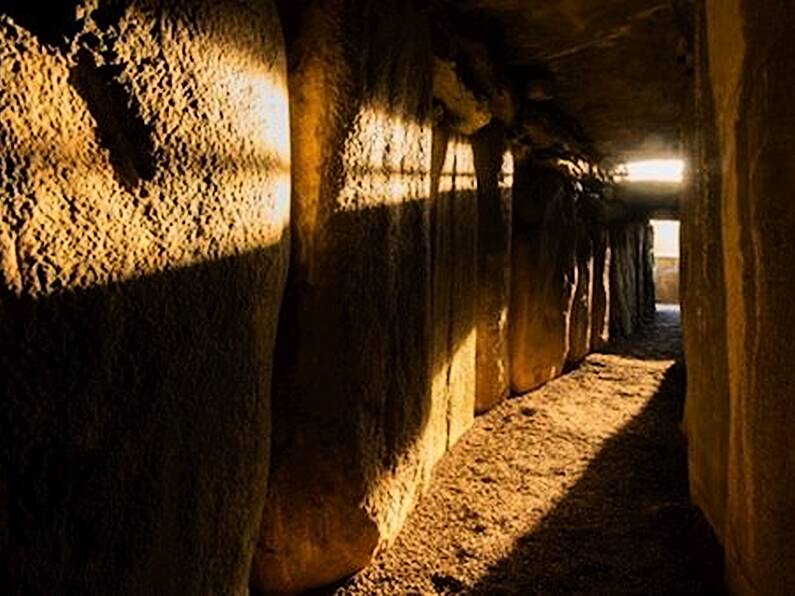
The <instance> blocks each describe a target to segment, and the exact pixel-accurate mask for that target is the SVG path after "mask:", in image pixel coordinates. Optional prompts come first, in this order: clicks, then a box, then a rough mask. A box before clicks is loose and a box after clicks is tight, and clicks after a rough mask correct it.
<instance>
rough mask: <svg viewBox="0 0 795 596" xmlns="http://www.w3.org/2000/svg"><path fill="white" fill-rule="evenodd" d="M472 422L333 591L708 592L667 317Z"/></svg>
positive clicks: (679, 376)
mask: <svg viewBox="0 0 795 596" xmlns="http://www.w3.org/2000/svg"><path fill="white" fill-rule="evenodd" d="M663 308H664V310H660V311H659V312H658V313H657V318H656V321H655V323H654V324H653V325H650V326H649V327H647V328H646V329H645V330H644V331H643V332H642V333H641V334H640V335H638V336H636V337H635V338H633V339H632V340H629V341H624V342H618V343H616V344H614V345H613V346H612V347H611V349H610V353H606V354H592V355H591V356H589V357H588V358H587V360H586V361H585V362H584V363H583V364H582V366H580V367H579V368H578V369H577V370H575V371H573V372H572V373H570V374H568V375H565V376H564V377H562V378H559V379H557V380H555V381H553V382H551V383H549V384H547V385H546V386H544V387H543V388H542V389H540V390H539V391H536V392H533V393H530V394H528V395H525V396H523V397H521V398H517V399H512V400H508V401H507V402H505V403H503V404H502V405H500V406H499V407H497V408H495V409H494V410H493V411H491V412H490V413H489V414H488V415H486V416H483V417H481V418H480V419H478V420H477V421H476V423H475V426H474V427H473V429H472V430H471V432H470V433H469V434H468V435H467V436H466V437H465V438H464V439H463V440H462V441H461V442H460V443H459V444H458V445H457V446H456V447H455V448H454V449H453V450H452V452H451V453H450V454H449V455H448V457H446V458H445V459H444V460H442V462H441V463H440V464H439V466H438V468H437V470H436V473H435V475H434V481H433V484H432V486H431V489H430V490H429V492H428V494H427V495H426V496H425V497H424V499H423V500H422V502H421V503H420V504H419V506H418V508H417V509H416V510H415V512H414V513H413V514H412V516H411V517H410V519H409V521H408V523H407V524H406V526H405V527H404V529H403V531H402V532H401V534H400V535H399V537H398V539H397V541H396V543H395V545H394V546H393V547H392V548H391V549H390V550H388V551H387V552H385V553H383V554H382V555H381V556H380V557H379V558H378V560H377V561H376V562H375V563H374V564H373V565H372V566H371V567H369V568H368V569H366V570H365V571H363V572H362V573H361V574H360V575H359V576H357V577H355V578H354V579H353V580H351V581H350V582H349V583H348V584H347V585H343V586H342V587H338V588H337V589H336V593H337V594H374V593H382V594H434V593H442V594H444V593H465V594H501V593H504V594H559V593H589V594H641V593H642V594H661V593H669V594H716V593H722V592H723V588H722V579H721V578H722V563H721V552H720V549H719V547H718V546H717V543H716V542H715V541H714V539H713V538H712V535H711V532H710V530H709V527H708V525H707V523H706V522H705V521H704V519H703V517H702V516H701V514H700V512H699V511H698V510H697V509H696V508H695V507H693V506H692V505H691V504H690V503H689V497H688V487H687V469H686V465H687V464H686V446H685V442H684V438H683V437H682V435H681V430H680V422H681V414H682V405H683V398H684V370H683V367H682V365H681V363H680V358H681V352H680V350H681V349H680V330H679V324H680V323H679V311H678V309H672V308H665V307H663Z"/></svg>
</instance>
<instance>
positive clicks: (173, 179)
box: [0, 13, 291, 296]
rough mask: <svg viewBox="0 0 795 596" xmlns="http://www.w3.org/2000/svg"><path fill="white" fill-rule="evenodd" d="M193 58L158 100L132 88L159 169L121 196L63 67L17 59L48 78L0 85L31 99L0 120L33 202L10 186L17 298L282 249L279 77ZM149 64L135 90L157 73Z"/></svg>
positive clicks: (157, 90)
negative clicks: (20, 207)
mask: <svg viewBox="0 0 795 596" xmlns="http://www.w3.org/2000/svg"><path fill="white" fill-rule="evenodd" d="M138 16H140V19H141V20H142V21H146V19H147V18H149V17H148V16H147V15H145V14H143V13H142V14H141V15H137V16H136V18H138ZM195 45H196V44H194V46H192V47H195ZM197 52H199V53H200V57H201V60H199V59H198V58H197V59H196V64H197V66H196V67H195V68H194V67H191V69H190V71H189V72H188V73H185V72H183V71H182V70H180V69H175V70H174V73H176V74H174V75H173V76H174V80H173V84H171V85H170V86H169V87H168V88H167V91H166V93H165V94H164V91H163V86H158V85H152V84H148V83H146V84H144V83H140V84H134V85H132V84H131V86H130V93H131V94H134V95H135V98H136V101H137V102H138V103H139V104H140V106H141V110H142V116H143V119H144V120H145V122H146V124H147V126H148V127H150V130H149V133H150V134H151V137H152V139H153V145H154V146H153V148H152V149H151V152H152V153H153V155H154V156H155V158H156V159H154V171H153V173H152V175H151V177H146V178H144V179H141V180H140V181H139V182H138V183H137V184H135V185H134V186H132V187H125V186H122V185H121V184H120V183H119V181H118V180H117V177H116V176H114V169H113V167H112V164H111V161H110V156H109V153H108V150H107V149H106V148H105V147H104V146H103V144H102V142H101V138H100V135H99V134H98V132H97V129H98V124H97V122H96V118H95V115H94V114H93V113H92V112H91V111H90V110H89V109H88V106H87V103H86V101H85V100H84V98H83V97H82V96H81V95H79V94H78V93H77V92H76V91H75V89H74V88H73V87H72V86H71V85H70V84H69V82H68V81H69V80H70V77H69V73H70V70H69V69H70V65H69V64H68V63H66V62H65V61H64V60H62V59H61V58H59V57H57V56H53V55H50V54H48V53H44V52H42V53H41V54H36V53H35V52H29V53H27V54H25V55H24V56H21V58H20V59H21V61H22V63H23V68H24V69H33V68H36V69H38V70H40V71H42V72H47V73H49V74H48V77H46V78H42V77H15V78H13V79H9V80H3V82H2V84H0V93H2V91H3V90H4V89H11V90H12V91H13V93H9V95H10V96H14V97H20V98H36V101H30V102H18V103H15V104H9V106H8V107H7V108H6V109H7V110H8V114H6V116H7V117H4V118H0V133H2V135H0V136H4V138H9V139H14V143H13V145H10V146H8V147H6V150H5V152H4V155H8V156H9V158H8V159H9V161H11V162H15V161H16V162H19V163H20V164H24V172H25V176H26V177H27V179H29V180H31V181H34V182H35V190H34V192H33V193H32V194H31V193H28V191H27V190H26V189H25V188H23V187H22V186H20V187H19V188H18V189H16V188H15V189H14V191H13V192H12V193H10V196H9V201H8V202H7V206H8V207H7V208H8V209H12V210H13V209H16V205H17V204H22V203H21V202H20V201H19V200H18V199H22V198H23V197H24V198H25V201H27V202H28V203H29V204H30V206H31V207H32V208H30V209H26V210H25V211H20V212H19V213H16V212H15V213H9V217H11V216H13V218H18V219H19V220H20V221H22V222H24V225H21V226H18V227H17V228H15V229H13V230H8V231H7V232H5V231H4V232H2V233H0V237H2V238H0V240H1V241H2V244H3V246H13V247H15V250H14V260H13V262H11V261H10V260H9V259H4V260H3V262H2V263H1V264H0V266H2V269H3V275H4V276H5V277H6V279H7V284H8V286H9V287H10V288H11V289H12V290H13V291H14V292H15V293H18V294H27V295H32V296H44V295H50V294H54V293H58V292H61V291H65V290H76V289H84V288H89V287H95V286H101V285H107V284H110V283H115V282H121V281H126V280H130V279H134V278H138V277H142V276H147V275H151V274H156V273H159V272H162V271H166V270H173V269H177V268H183V267H188V266H191V265H195V264H199V263H203V262H208V261H216V260H220V259H224V258H228V257H234V256H237V255H242V254H247V253H250V252H252V251H257V250H261V249H263V248H267V247H271V246H273V245H275V244H278V243H279V242H281V240H282V238H283V235H284V233H285V231H286V229H287V227H288V226H289V217H290V186H291V180H290V130H289V98H288V92H287V83H286V80H285V79H286V77H285V75H284V73H283V72H282V70H281V69H279V68H276V67H275V66H274V67H269V66H268V64H267V63H266V61H264V60H263V58H262V57H258V56H257V55H256V54H253V53H252V54H250V55H249V54H247V53H245V52H229V51H228V49H225V48H223V47H217V46H216V45H215V44H213V43H207V44H206V45H204V46H202V47H201V50H197ZM172 59H173V57H172V56H171V55H170V54H169V53H168V52H166V53H165V54H164V57H163V58H162V60H164V61H169V60H172ZM159 60H160V59H158V60H155V61H153V62H152V63H151V64H147V65H146V66H145V67H142V68H145V69H151V71H149V70H147V71H146V72H141V73H140V76H138V77H136V80H138V81H149V78H150V77H156V76H158V75H159V74H161V72H162V70H163V65H162V64H160V63H159ZM202 65H203V66H202ZM12 110H13V111H12ZM0 112H3V110H0ZM0 115H2V114H0ZM26 193H28V194H26ZM16 195H19V196H18V197H17V196H16ZM3 252H4V253H5V252H6V251H3Z"/></svg>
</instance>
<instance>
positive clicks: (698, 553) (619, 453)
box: [468, 364, 726, 595]
mask: <svg viewBox="0 0 795 596" xmlns="http://www.w3.org/2000/svg"><path fill="white" fill-rule="evenodd" d="M683 387H684V371H683V367H682V366H681V365H679V364H677V365H674V366H672V367H671V368H670V369H669V370H668V371H667V373H666V375H665V378H664V380H663V382H662V384H661V386H660V388H659V391H658V393H657V394H656V395H655V396H654V397H653V398H652V399H651V401H650V402H649V403H648V405H647V406H646V408H645V409H644V410H643V411H642V412H641V413H640V414H639V415H638V416H637V417H636V418H635V419H633V420H632V421H631V422H630V423H629V424H627V425H626V426H625V427H624V428H623V429H622V430H621V431H620V433H619V434H617V435H616V436H614V437H612V438H610V439H608V440H607V441H606V443H605V445H604V447H603V449H602V451H601V452H600V454H599V455H598V456H597V458H596V459H595V460H594V461H593V462H592V463H591V464H590V466H589V468H588V469H587V470H586V472H585V474H584V475H583V477H582V478H581V479H580V480H579V481H578V482H577V484H576V485H575V486H574V487H573V488H572V489H571V490H570V491H569V493H568V494H567V495H566V496H565V497H564V499H563V500H562V501H561V502H560V503H558V505H557V506H556V507H555V509H554V510H553V511H552V512H551V513H550V514H549V515H548V516H547V517H546V518H544V519H543V520H542V521H541V522H540V524H539V525H538V527H537V528H536V529H535V530H534V531H533V532H532V533H530V534H528V535H526V536H524V537H522V538H521V539H520V540H519V541H518V543H517V545H516V547H515V550H514V551H513V553H512V554H511V555H510V556H509V557H508V558H506V559H504V560H503V561H501V562H500V563H499V564H497V565H496V566H495V567H493V568H491V569H490V570H489V571H488V573H487V574H486V576H485V577H484V578H482V579H481V581H480V582H479V583H478V584H477V585H476V586H475V587H474V588H473V589H472V590H471V591H470V592H468V593H469V594H472V595H475V594H477V595H481V594H482V595H487V594H488V595H493V594H572V593H576V594H725V593H726V592H725V588H724V586H723V581H722V576H723V569H722V565H723V564H722V560H723V557H722V552H721V548H720V546H719V545H718V543H717V542H716V540H715V539H714V536H713V534H712V531H711V529H710V527H709V525H708V524H707V522H706V520H705V519H704V517H703V516H702V514H701V512H700V511H699V510H698V509H696V508H695V507H694V506H693V505H691V504H690V499H689V494H688V487H687V469H686V468H687V457H686V448H685V443H684V438H683V437H682V435H681V432H680V430H679V422H680V420H681V416H682V407H683V398H684V390H683Z"/></svg>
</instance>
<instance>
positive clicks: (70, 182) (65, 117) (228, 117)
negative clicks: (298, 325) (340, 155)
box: [0, 0, 290, 594]
mask: <svg viewBox="0 0 795 596" xmlns="http://www.w3.org/2000/svg"><path fill="white" fill-rule="evenodd" d="M34 5H35V6H34ZM76 8H80V14H79V16H80V18H79V19H78V18H76V12H75V9H76ZM289 160H290V150H289V136H288V108H287V92H286V69H285V63H284V50H283V45H282V37H281V31H280V26H279V21H278V17H277V15H276V13H275V10H274V8H273V7H272V5H271V3H270V2H259V1H257V2H254V1H242V2H237V3H236V4H235V10H234V11H230V10H228V6H227V3H225V2H221V3H216V2H209V1H199V2H178V1H167V2H154V1H152V2H150V1H146V0H140V1H135V2H133V1H121V2H114V3H112V4H110V3H102V5H101V6H100V7H99V8H97V7H96V5H95V3H88V5H87V6H82V5H81V3H80V2H63V3H58V6H57V7H56V6H53V5H51V4H50V3H44V2H36V3H27V4H25V5H23V3H18V2H3V3H1V4H0V164H2V167H0V189H2V190H0V395H2V399H3V408H2V409H3V413H2V415H0V476H2V481H0V502H2V503H3V505H2V506H1V507H0V591H2V592H4V593H9V594H11V593H14V594H17V593H19V594H22V593H31V594H33V593H37V594H56V593H59V594H65V593H74V594H155V593H157V594H184V593H189V594H244V593H245V591H246V586H247V582H248V573H249V566H250V560H251V556H252V554H253V549H254V543H255V539H256V533H257V529H258V523H259V518H260V513H261V508H262V504H263V502H264V497H265V486H266V482H267V462H268V446H269V411H268V410H269V399H270V398H269V392H270V372H271V361H272V344H273V340H274V336H275V332H276V323H277V313H278V311H279V306H280V302H281V294H282V288H283V278H284V276H285V274H286V264H287V254H286V252H287V251H286V244H287V234H286V232H287V230H286V227H287V226H288V218H289V175H288V170H289Z"/></svg>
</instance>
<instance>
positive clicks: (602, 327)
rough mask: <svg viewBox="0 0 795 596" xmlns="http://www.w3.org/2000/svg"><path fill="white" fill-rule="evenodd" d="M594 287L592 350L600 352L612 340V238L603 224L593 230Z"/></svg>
mask: <svg viewBox="0 0 795 596" xmlns="http://www.w3.org/2000/svg"><path fill="white" fill-rule="evenodd" d="M591 242H592V244H593V250H594V252H593V257H594V258H593V267H594V273H593V278H594V286H593V303H592V313H591V349H592V350H600V349H602V348H604V347H605V346H606V345H607V342H608V341H609V340H610V262H611V260H612V251H611V249H610V236H609V234H608V233H607V229H606V228H605V226H604V225H602V224H597V225H595V226H594V227H593V228H592V229H591Z"/></svg>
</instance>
